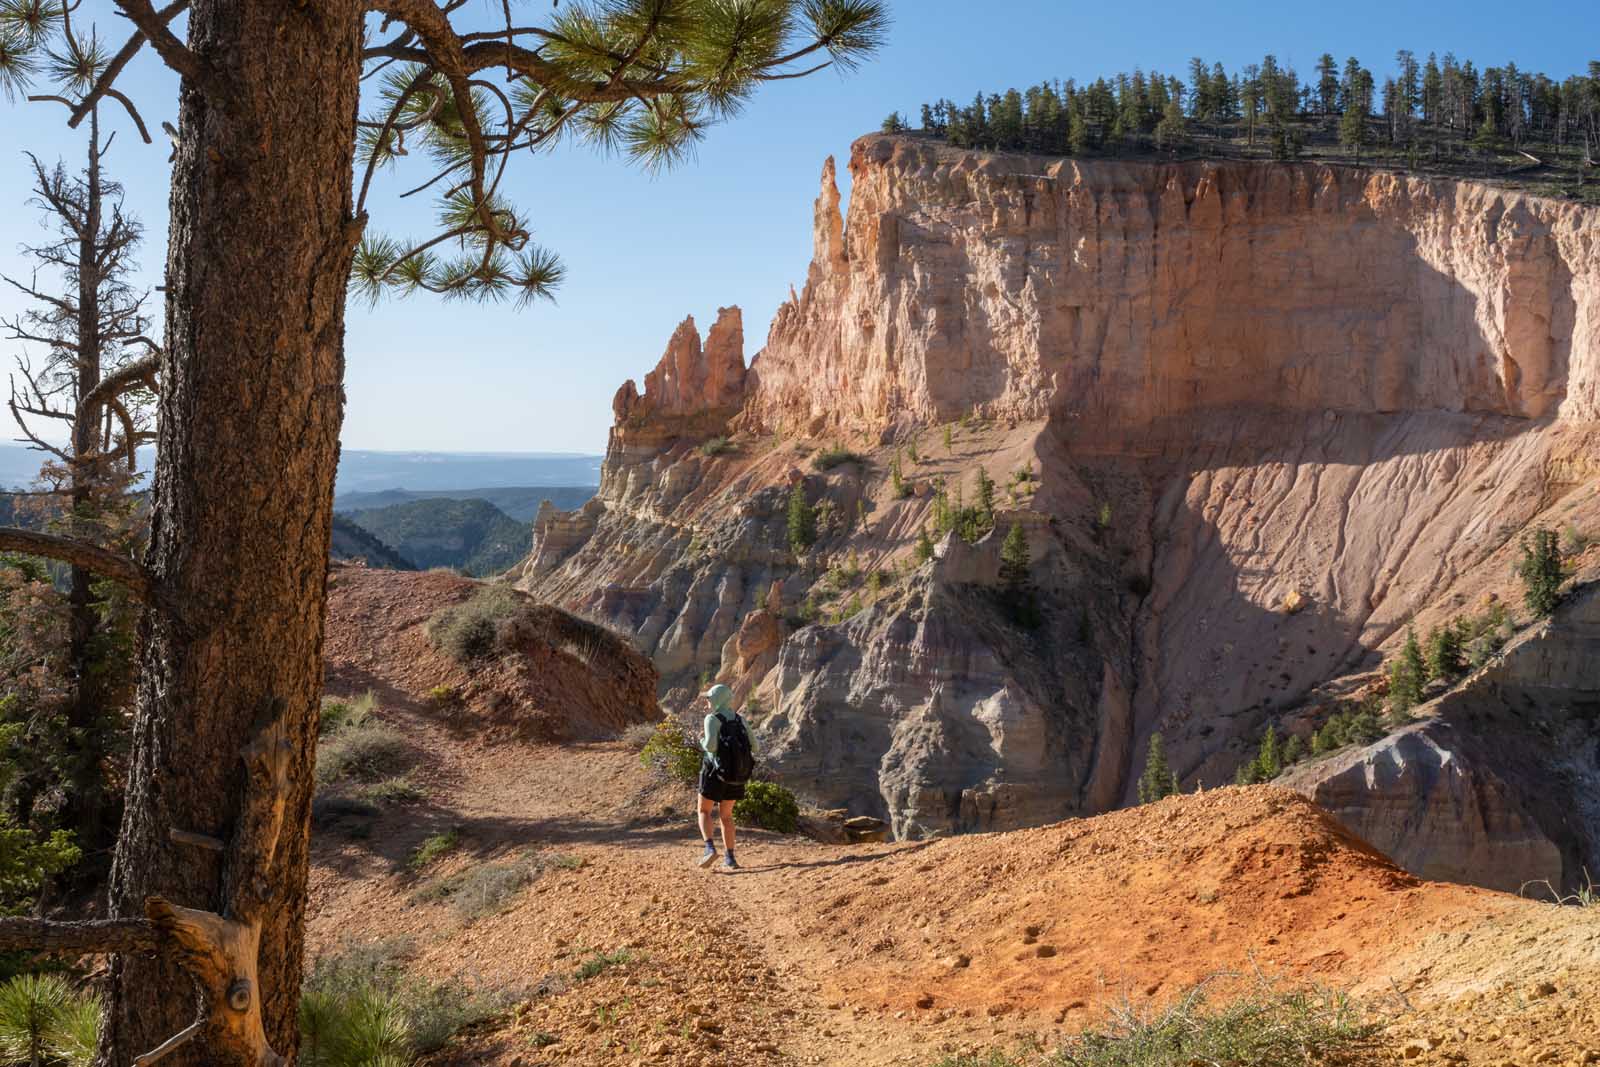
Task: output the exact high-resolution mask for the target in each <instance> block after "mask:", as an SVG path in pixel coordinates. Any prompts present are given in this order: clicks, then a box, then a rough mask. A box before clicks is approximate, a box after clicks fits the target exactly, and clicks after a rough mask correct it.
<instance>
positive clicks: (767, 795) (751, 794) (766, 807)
mask: <svg viewBox="0 0 1600 1067" xmlns="http://www.w3.org/2000/svg"><path fill="white" fill-rule="evenodd" d="M733 818H734V821H736V822H739V823H743V824H744V825H746V826H759V827H761V829H763V830H776V831H777V832H778V833H780V834H792V833H794V832H795V828H796V827H797V826H798V825H799V821H800V804H799V802H798V801H796V800H795V798H794V794H793V793H791V792H789V791H788V790H787V789H785V788H784V787H783V786H781V785H778V784H777V783H775V782H762V781H752V782H750V783H748V784H747V785H746V786H745V788H744V799H743V800H739V801H736V802H735V803H734V805H733Z"/></svg>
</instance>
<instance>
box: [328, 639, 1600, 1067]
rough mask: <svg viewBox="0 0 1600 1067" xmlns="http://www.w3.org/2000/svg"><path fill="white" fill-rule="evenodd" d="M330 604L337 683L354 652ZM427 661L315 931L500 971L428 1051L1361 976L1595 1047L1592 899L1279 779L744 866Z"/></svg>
mask: <svg viewBox="0 0 1600 1067" xmlns="http://www.w3.org/2000/svg"><path fill="white" fill-rule="evenodd" d="M331 618H332V620H333V625H332V627H331V629H332V630H333V631H334V632H333V634H332V635H331V636H330V642H329V648H330V654H329V676H330V688H331V690H332V691H334V692H339V691H340V689H339V683H340V682H341V680H343V681H345V682H346V683H348V681H349V680H350V679H356V678H359V677H360V676H359V675H357V674H355V673H352V667H353V665H352V664H351V663H350V662H349V660H348V659H347V657H348V656H349V655H350V646H348V645H346V644H344V643H342V639H341V637H340V636H339V634H338V630H339V628H340V626H341V625H348V624H349V619H348V616H341V615H339V614H338V613H335V614H334V615H333V616H331ZM416 625H417V623H416V622H415V621H412V622H410V623H408V624H405V625H402V626H401V627H400V629H401V631H405V630H408V629H410V628H412V627H414V626H416ZM367 673H368V674H369V675H370V674H372V673H373V672H370V671H369V672H367ZM426 680H428V678H427V677H419V679H418V681H416V682H414V683H412V685H410V686H408V685H405V684H401V683H402V682H403V681H404V679H402V678H395V679H393V680H392V682H391V684H390V685H389V686H388V687H387V688H386V689H384V691H383V692H384V696H383V699H382V701H381V705H380V709H379V711H378V713H377V714H378V716H379V718H381V719H382V720H384V721H386V722H388V723H390V724H391V725H394V726H396V727H398V728H399V729H400V730H401V731H402V732H403V733H404V735H405V736H406V738H407V739H408V740H409V741H410V743H411V744H412V746H413V750H414V753H415V758H416V767H415V769H414V770H413V772H412V780H413V781H414V782H415V783H416V784H417V785H418V786H419V787H420V790H421V798H420V799H419V800H417V801H416V802H415V803H411V804H407V805H404V806H399V807H392V808H387V809H385V811H384V813H383V814H381V815H379V816H377V817H376V818H375V819H374V820H373V821H371V822H370V823H369V824H367V825H366V826H364V827H363V828H362V829H361V832H360V833H359V834H354V833H352V832H350V827H348V826H342V827H341V826H335V827H334V828H332V829H329V830H324V831H322V832H321V833H320V834H319V836H318V837H317V838H316V840H315V845H314V856H313V870H312V880H311V892H312V908H311V949H312V952H313V954H314V955H317V954H327V953H330V952H337V951H340V950H341V949H343V948H348V947H349V946H351V945H360V944H370V943H373V942H376V941H380V940H385V939H393V938H397V937H399V938H406V939H408V940H409V942H410V944H411V946H412V950H411V951H412V958H411V960H410V964H409V965H410V966H411V967H413V968H415V969H416V970H417V971H419V972H422V973H425V974H429V975H432V976H435V977H444V976H450V975H460V976H464V977H466V978H468V979H470V980H473V981H476V982H479V983H482V984H483V985H484V986H485V987H488V988H492V989H494V990H497V991H500V992H503V993H505V994H507V995H508V997H509V1001H510V1004H511V1007H510V1008H509V1009H508V1010H507V1012H506V1013H505V1014H504V1015H503V1016H501V1017H500V1018H498V1019H497V1020H496V1021H494V1022H491V1023H489V1024H485V1025H484V1026H482V1027H479V1028H477V1029H475V1030H474V1031H472V1032H470V1033H469V1034H467V1035H465V1038H464V1040H463V1041H459V1042H458V1043H457V1044H456V1045H454V1046H452V1048H451V1050H449V1051H448V1052H447V1053H446V1054H442V1055H441V1058H440V1059H439V1060H438V1062H440V1063H461V1064H466V1063H474V1064H497V1065H502V1067H510V1065H513V1064H522V1065H532V1064H544V1063H567V1064H591V1063H592V1064H605V1063H622V1064H634V1063H663V1064H666V1063H671V1064H685V1065H699V1067H710V1065H714V1064H726V1065H741V1067H743V1065H746V1064H766V1063H771V1064H788V1063H809V1064H851V1065H864V1067H874V1065H888V1064H908V1065H910V1064H915V1065H931V1064H934V1063H936V1062H938V1060H939V1059H940V1058H942V1057H943V1056H945V1055H947V1054H949V1053H951V1052H955V1051H961V1050H971V1049H987V1048H991V1047H1008V1046H1011V1045H1013V1044H1014V1043H1016V1042H1017V1041H1019V1040H1023V1039H1037V1040H1039V1041H1043V1042H1045V1043H1046V1044H1048V1043H1050V1042H1051V1041H1052V1040H1053V1039H1054V1038H1056V1037H1057V1036H1059V1035H1063V1034H1066V1033H1070V1032H1072V1031H1074V1030H1076V1029H1078V1028H1081V1027H1083V1026H1086V1025H1091V1024H1093V1023H1095V1022H1096V1021H1098V1020H1099V1019H1100V1018H1102V1017H1103V1015H1104V1013H1105V1012H1106V1010H1107V1009H1108V1007H1111V1006H1113V1005H1116V1004H1119V1003H1122V1002H1124V1001H1131V1002H1132V1003H1133V1004H1134V1005H1136V1006H1146V1005H1158V1004H1160V1003H1162V1002H1163V1001H1164V1000H1165V999H1166V998H1170V997H1172V996H1174V995H1176V994H1177V993H1179V992H1180V991H1182V990H1184V989H1185V988H1187V987H1188V986H1189V985H1191V984H1192V983H1194V982H1196V981H1199V980H1202V979H1208V978H1209V979H1211V980H1212V981H1213V982H1214V983H1219V984H1221V985H1226V984H1227V983H1228V982H1230V981H1231V982H1255V981H1257V980H1259V977H1258V976H1265V977H1266V978H1269V979H1272V980H1276V981H1280V982H1288V983H1317V984H1321V985H1326V986H1331V987H1335V988H1339V989H1348V990H1350V991H1351V992H1352V993H1354V994H1355V995H1356V996H1358V997H1359V998H1361V1000H1362V1001H1363V1003H1364V1004H1366V1005H1367V1006H1368V1007H1369V1009H1370V1010H1371V1011H1372V1012H1374V1013H1375V1014H1377V1015H1379V1016H1381V1017H1382V1018H1384V1019H1385V1020H1386V1021H1387V1022H1388V1029H1387V1031H1386V1036H1385V1038H1384V1040H1385V1042H1386V1044H1385V1048H1386V1050H1387V1051H1386V1053H1385V1055H1392V1056H1393V1057H1394V1058H1396V1059H1399V1060H1405V1059H1409V1060H1413V1061H1419V1062H1435V1061H1437V1062H1441V1063H1442V1062H1452V1063H1466V1064H1484V1065H1490V1064H1493V1065H1500V1064H1507V1063H1515V1064H1536V1063H1555V1064H1561V1065H1566V1064H1584V1063H1590V1062H1594V1061H1595V1059H1596V1058H1600V1038H1597V1037H1596V1036H1595V1035H1596V1033H1597V1025H1596V1024H1597V1022H1600V1019H1597V1003H1600V998H1597V996H1596V995H1595V993H1594V990H1595V988H1596V986H1595V983H1596V980H1597V979H1600V910H1595V909H1579V908H1574V907H1559V906H1555V905H1551V904H1543V903H1537V902H1534V901H1529V900H1521V899H1518V898H1516V897H1513V896H1509V895H1504V894H1497V893H1492V892H1488V891H1485V890H1478V889H1470V888H1466V887H1461V886H1455V885H1447V884H1442V883H1431V882H1425V881H1420V880H1418V879H1416V878H1413V877H1411V876H1409V875H1407V874H1405V873H1403V872H1401V871H1400V870H1398V869H1396V868H1394V867H1393V866H1392V865H1390V864H1389V863H1388V862H1387V861H1385V860H1384V859H1383V858H1382V857H1381V856H1379V855H1377V854H1376V853H1374V852H1373V851H1372V850H1370V849H1369V848H1367V847H1366V846H1364V845H1363V844H1361V843H1360V842H1359V841H1357V840H1355V839H1353V838H1352V837H1350V836H1349V835H1348V834H1347V833H1346V832H1344V831H1343V830H1341V829H1339V828H1338V826H1337V825H1336V824H1334V823H1333V822H1332V821H1331V820H1330V819H1329V818H1328V817H1327V816H1325V815H1323V814H1322V813H1321V812H1320V811H1318V809H1316V808H1314V807H1313V806H1311V805H1310V804H1309V803H1308V802H1306V801H1304V800H1303V799H1301V798H1299V797H1298V796H1296V795H1295V794H1292V793H1289V792H1287V791H1284V790H1277V789H1273V788H1269V787H1256V788H1252V789H1234V788H1229V789H1222V790H1213V791H1208V792H1206V793H1205V794H1203V795H1198V796H1188V797H1183V798H1176V799H1170V800H1167V801H1164V802H1162V803H1160V804H1156V805H1152V806H1149V807H1144V808H1138V809H1133V810H1128V811H1123V812H1119V813H1115V814H1112V815H1108V816H1102V817H1099V818H1095V819H1088V820H1078V821H1070V822H1066V823H1062V824H1058V825H1054V826H1047V827H1042V828H1038V829H1032V830H1023V831H1016V832H1012V833H1005V834H987V835H973V836H966V837H959V838H953V839H943V840H934V841H926V842H916V843H903V844H887V845H863V846H853V847H847V846H826V845H820V844H816V843H814V842H810V841H806V840H803V839H798V838H787V837H780V836H777V835H772V834H766V833H760V832H753V833H749V834H747V835H746V836H745V839H744V844H743V846H742V848H741V850H740V852H741V859H742V862H743V863H744V869H743V870H741V871H739V872H737V873H723V872H721V871H711V872H706V871H701V870H698V869H696V868H695V867H694V866H693V864H692V860H693V858H694V857H695V855H696V844H695V833H694V831H693V829H692V825H691V823H690V821H689V814H688V813H689V810H690V809H689V801H690V798H689V796H688V795H687V793H686V792H684V791H681V790H677V789H675V788H671V787H666V786H663V785H661V784H659V783H656V782H654V781H652V780H651V779H650V778H649V776H648V775H647V774H646V773H645V772H644V770H643V769H642V768H641V767H640V765H639V762H638V759H637V755H636V749H635V747H634V746H633V745H631V744H629V743H625V742H622V741H600V742H570V743H566V744H559V745H556V744H534V743H529V742H525V741H519V740H514V739H509V738H507V737H506V736H504V735H501V734H496V733H493V732H475V731H470V730H467V731H463V730H461V729H460V728H459V726H458V725H457V724H453V723H452V722H450V721H448V720H442V719H441V718H440V717H439V715H438V713H437V712H436V710H435V709H433V708H432V707H431V706H430V705H429V703H428V702H427V701H426V700H424V699H423V697H422V691H421V690H419V689H417V688H415V686H420V684H421V682H422V681H426ZM446 829H453V830H455V831H456V833H457V834H458V837H459V841H460V844H459V846H458V847H457V848H456V849H455V850H454V851H453V852H450V853H448V854H447V855H446V856H445V857H444V858H442V859H441V860H440V861H439V862H438V863H437V864H436V865H435V866H433V867H431V868H429V869H428V870H427V871H424V872H422V873H414V872H413V871H412V870H411V869H410V868H409V867H408V863H407V861H408V858H409V857H410V856H411V855H412V854H413V852H414V850H415V849H416V847H417V846H418V845H419V844H420V843H421V842H422V841H423V840H424V839H426V838H427V837H429V836H430V835H432V834H435V833H438V832H440V831H442V830H446ZM514 858H525V861H526V862H531V863H534V864H535V865H536V866H537V868H538V871H539V872H540V873H539V874H538V876H537V877H536V879H535V880H534V881H533V882H532V884H531V885H529V886H527V887H526V888H524V889H522V890H521V891H519V892H518V893H516V894H515V895H513V896H512V897H510V898H509V899H508V901H507V902H506V903H505V905H504V907H503V909H502V910H498V911H492V912H491V913H490V914H486V915H484V916H482V917H479V918H477V919H475V920H473V921H467V920H465V919H463V918H461V917H460V916H459V914H458V913H457V912H456V911H454V910H452V908H451V907H450V906H449V905H448V904H446V903H442V902H428V901H426V900H423V899H421V898H420V897H419V896H418V894H417V890H418V889H419V888H420V887H423V886H425V885H426V884H428V883H429V882H430V881H431V880H436V879H439V878H442V877H448V876H450V875H451V874H454V873H456V872H458V871H462V870H465V869H468V868H470V867H474V866H481V865H484V864H492V863H500V862H505V861H507V860H510V859H514ZM1227 975H1233V976H1236V977H1233V978H1228V977H1217V976H1227Z"/></svg>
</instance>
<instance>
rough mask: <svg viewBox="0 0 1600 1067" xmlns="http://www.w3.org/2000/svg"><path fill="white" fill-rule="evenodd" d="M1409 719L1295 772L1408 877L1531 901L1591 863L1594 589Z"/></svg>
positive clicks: (1595, 852)
mask: <svg viewBox="0 0 1600 1067" xmlns="http://www.w3.org/2000/svg"><path fill="white" fill-rule="evenodd" d="M1425 711H1426V714H1425V716H1424V717H1423V718H1422V720H1421V721H1420V722H1418V723H1416V724H1415V725H1412V726H1408V727H1406V728H1405V729H1403V730H1400V731H1399V732H1397V733H1394V734H1391V735H1390V736H1389V737H1386V738H1384V739H1383V740H1382V741H1379V742H1377V743H1376V744H1373V745H1369V746H1367V747H1365V748H1358V749H1354V750H1351V751H1348V752H1342V753H1337V754H1335V755H1334V756H1333V757H1331V758H1330V759H1327V760H1325V761H1321V762H1319V763H1315V764H1311V765H1309V766H1306V767H1303V768H1300V769H1298V770H1296V771H1295V772H1293V773H1292V774H1291V775H1290V777H1289V779H1288V784H1290V785H1291V786H1293V787H1294V788H1297V789H1299V790H1300V791H1301V792H1303V793H1305V794H1306V795H1307V796H1309V797H1311V798H1312V799H1313V800H1315V801H1317V803H1319V804H1321V805H1322V806H1323V807H1325V808H1327V809H1328V810H1329V811H1331V812H1333V814H1334V815H1336V816H1338V818H1339V819H1340V820H1341V821H1342V822H1343V823H1344V824H1345V825H1347V826H1349V827H1350V828H1351V829H1353V830H1355V831H1356V832H1357V833H1359V834H1360V835H1361V836H1362V837H1364V838H1366V839H1367V840H1368V841H1370V842H1372V843H1373V844H1374V845H1376V846H1377V847H1378V848H1380V849H1382V850H1383V851H1384V852H1386V853H1388V855H1390V856H1391V857H1393V858H1394V859H1395V861H1396V862H1398V863H1400V864H1401V865H1402V866H1404V867H1405V868H1406V869H1407V870H1411V871H1414V872H1416V873H1418V874H1421V875H1423V876H1424V877H1428V878H1437V879H1441V880H1448V881H1467V882H1476V883H1478V884H1480V885H1487V886H1490V887H1491V888H1495V889H1503V890H1506V891H1508V892H1518V891H1523V890H1525V889H1527V887H1529V886H1532V887H1533V888H1534V890H1535V891H1536V892H1537V893H1538V894H1539V895H1546V894H1548V893H1549V891H1550V890H1551V888H1553V887H1558V886H1562V885H1583V884H1587V882H1588V878H1589V875H1590V874H1591V873H1592V872H1593V871H1595V870H1596V869H1597V868H1600V753H1597V748H1600V731H1597V730H1596V729H1595V724H1596V722H1597V720H1600V585H1596V584H1590V585H1588V586H1586V587H1584V588H1582V589H1580V590H1578V591H1577V592H1575V593H1574V595H1573V596H1572V597H1571V598H1570V602H1569V603H1567V604H1565V605H1563V606H1562V607H1561V608H1560V609H1559V610H1558V611H1557V612H1556V614H1555V616H1554V617H1553V618H1551V619H1548V620H1545V621H1543V622H1541V623H1539V624H1538V625H1536V626H1533V627H1530V628H1529V629H1528V630H1527V631H1526V632H1524V633H1523V634H1522V635H1520V636H1519V637H1518V638H1517V640H1516V641H1514V642H1513V643H1512V644H1511V645H1510V647H1508V648H1507V649H1506V651H1505V652H1504V654H1503V655H1501V656H1500V657H1499V658H1497V660H1496V661H1495V662H1494V663H1493V664H1491V665H1489V666H1487V667H1485V668H1484V669H1483V670H1482V671H1480V672H1478V673H1477V674H1476V675H1475V676H1474V677H1472V678H1470V679H1468V680H1467V681H1466V682H1465V683H1464V684H1462V685H1461V686H1459V687H1457V688H1456V689H1454V690H1452V691H1451V692H1450V693H1448V694H1446V695H1445V696H1443V697H1441V698H1440V699H1439V700H1438V701H1436V702H1435V703H1434V705H1432V706H1431V707H1429V708H1427V709H1425Z"/></svg>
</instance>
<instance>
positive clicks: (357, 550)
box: [328, 514, 417, 571]
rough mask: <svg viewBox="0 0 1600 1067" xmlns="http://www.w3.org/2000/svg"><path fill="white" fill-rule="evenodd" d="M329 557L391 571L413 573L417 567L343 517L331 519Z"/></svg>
mask: <svg viewBox="0 0 1600 1067" xmlns="http://www.w3.org/2000/svg"><path fill="white" fill-rule="evenodd" d="M328 555H329V557H331V558H333V559H337V560H363V561H365V562H366V564H367V566H369V567H381V568H383V569H384V570H391V571H414V570H416V569H417V565H416V564H415V563H412V562H411V561H410V560H409V559H406V558H405V557H404V556H402V555H401V554H400V553H398V552H396V551H395V550H394V549H392V548H390V547H389V546H388V545H386V544H384V543H383V542H382V541H380V540H379V539H378V538H376V537H374V536H372V534H370V533H368V532H367V531H366V530H364V529H362V528H361V527H360V526H358V525H356V524H355V523H354V522H351V521H350V520H349V519H348V518H346V517H345V516H343V515H337V514H336V515H334V517H333V539H332V540H331V541H330V542H329V546H328Z"/></svg>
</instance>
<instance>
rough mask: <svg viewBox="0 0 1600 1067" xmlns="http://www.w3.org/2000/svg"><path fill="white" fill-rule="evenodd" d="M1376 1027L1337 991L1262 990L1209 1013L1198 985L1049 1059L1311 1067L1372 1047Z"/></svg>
mask: <svg viewBox="0 0 1600 1067" xmlns="http://www.w3.org/2000/svg"><path fill="white" fill-rule="evenodd" d="M1378 1030H1379V1027H1377V1026H1375V1025H1373V1024H1370V1023H1368V1022H1366V1021H1365V1020H1364V1019H1363V1018H1362V1016H1361V1013H1360V1012H1359V1011H1358V1010H1357V1009H1356V1008H1355V1006H1354V1005H1352V1004H1351V1003H1350V1001H1349V999H1348V998H1346V997H1345V996H1343V995H1342V994H1339V993H1330V992H1320V991H1315V992H1296V993H1280V992H1275V991H1273V990H1271V989H1270V988H1267V987H1263V988H1262V989H1261V990H1259V991H1258V992H1256V993H1255V994H1253V995H1250V996H1245V997H1241V998H1240V999H1238V1000H1236V1001H1233V1002H1232V1003H1230V1004H1228V1005H1226V1006H1224V1007H1222V1008H1219V1009H1217V1010H1215V1011H1210V1010H1208V1008H1207V1005H1206V998H1205V994H1204V992H1203V991H1202V990H1200V989H1195V990H1193V991H1191V992H1189V993H1188V994H1187V995H1185V996H1183V997H1180V998H1179V999H1178V1001H1177V1002H1176V1003H1174V1004H1172V1005H1171V1006H1170V1007H1168V1008H1166V1009H1164V1010H1162V1011H1159V1012H1155V1013H1153V1014H1149V1015H1145V1014H1140V1013H1139V1012H1137V1011H1136V1010H1135V1009H1133V1008H1132V1007H1128V1006H1125V1007H1123V1008H1121V1009H1120V1010H1118V1011H1116V1012H1115V1013H1113V1015H1112V1018H1111V1021H1110V1022H1108V1023H1107V1024H1106V1025H1104V1026H1102V1027H1099V1028H1097V1029H1093V1030H1085V1031H1083V1032H1082V1033H1081V1034H1079V1035H1078V1036H1077V1037H1075V1038H1072V1039H1070V1040H1069V1041H1068V1042H1067V1045H1066V1047H1064V1048H1063V1049H1062V1050H1061V1051H1060V1052H1058V1053H1057V1054H1056V1059H1055V1061H1054V1062H1056V1063H1060V1064H1068V1063H1070V1064H1074V1065H1075V1067H1188V1065H1190V1064H1195V1063H1207V1064H1226V1065H1228V1067H1312V1065H1314V1064H1324V1063H1328V1062H1330V1061H1334V1060H1336V1059H1338V1058H1340V1057H1346V1058H1359V1057H1355V1056H1354V1054H1355V1053H1357V1052H1361V1051H1365V1052H1368V1053H1371V1052H1375V1050H1374V1049H1372V1048H1370V1046H1371V1044H1372V1040H1373V1038H1374V1037H1375V1035H1376V1034H1377V1033H1378Z"/></svg>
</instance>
